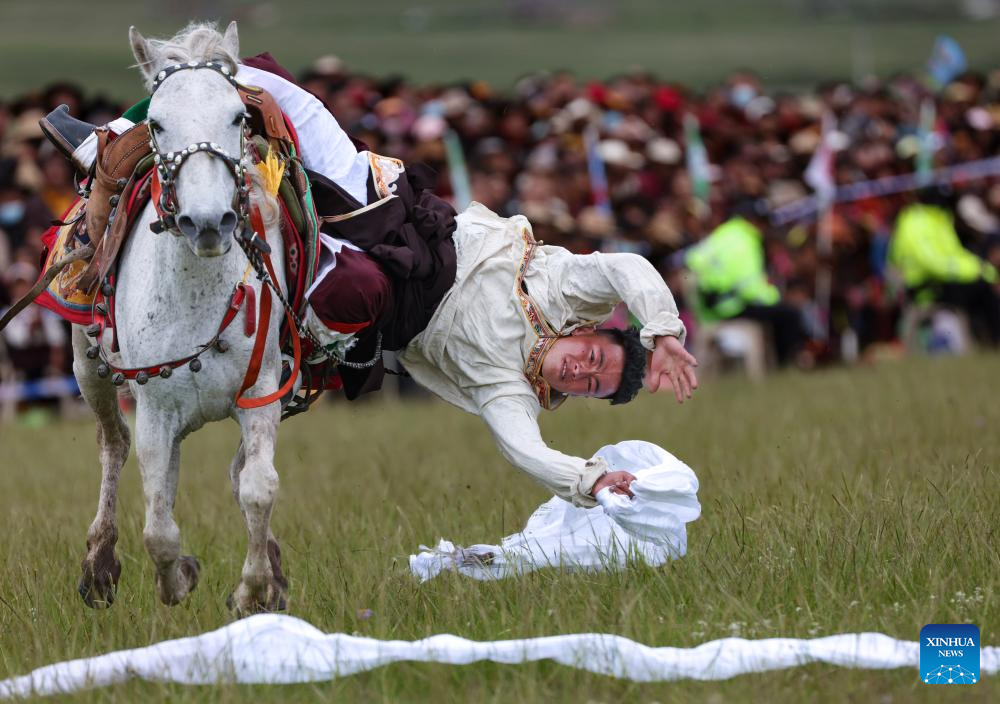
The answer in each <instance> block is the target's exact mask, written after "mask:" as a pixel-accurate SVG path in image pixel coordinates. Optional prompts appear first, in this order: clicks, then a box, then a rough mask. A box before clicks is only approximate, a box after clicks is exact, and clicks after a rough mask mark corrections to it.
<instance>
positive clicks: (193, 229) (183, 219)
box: [177, 215, 198, 237]
mask: <svg viewBox="0 0 1000 704" xmlns="http://www.w3.org/2000/svg"><path fill="white" fill-rule="evenodd" d="M177 227H178V228H179V229H180V231H181V232H182V233H184V234H185V235H186V236H188V237H194V236H195V235H197V234H198V226H197V225H195V224H194V220H192V219H191V217H190V216H188V215H181V216H180V217H178V218H177Z"/></svg>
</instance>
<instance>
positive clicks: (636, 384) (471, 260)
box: [42, 26, 697, 506]
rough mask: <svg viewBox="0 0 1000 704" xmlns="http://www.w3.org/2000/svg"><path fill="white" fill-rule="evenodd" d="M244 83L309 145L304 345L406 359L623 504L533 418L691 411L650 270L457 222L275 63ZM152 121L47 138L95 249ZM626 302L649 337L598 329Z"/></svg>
mask: <svg viewBox="0 0 1000 704" xmlns="http://www.w3.org/2000/svg"><path fill="white" fill-rule="evenodd" d="M185 31H186V32H190V31H191V30H190V28H189V29H188V30H185ZM197 31H204V32H206V33H209V32H214V29H212V28H210V27H208V26H204V27H201V28H199V29H198V30H197ZM231 31H235V27H231ZM138 46H139V49H138V50H137V51H136V57H137V59H138V61H139V64H140V68H141V67H142V66H149V65H156V64H157V62H158V60H159V59H161V58H162V57H159V56H156V55H154V54H155V53H156V52H166V51H169V47H170V41H166V42H156V41H150V42H143V43H138ZM221 46H222V45H221V44H220V50H221ZM136 47H137V42H135V41H133V48H136ZM143 51H145V52H147V54H143V53H142V52H143ZM213 58H215V59H218V60H225V59H226V58H227V57H225V56H224V55H221V54H220V55H219V56H215V57H213ZM166 77H167V76H164V78H166ZM148 78H149V79H151V82H152V81H155V80H156V78H157V77H156V76H155V75H154V76H149V77H148ZM160 80H163V79H160ZM235 80H236V81H237V82H238V83H240V84H245V85H249V86H255V87H258V88H263V89H264V91H266V93H267V94H268V95H269V96H270V97H271V98H273V100H274V101H275V102H276V103H277V105H278V106H279V107H280V108H281V110H282V111H283V112H284V114H285V115H286V116H287V117H288V119H289V120H290V121H291V123H292V125H293V126H294V129H295V131H296V132H297V136H298V139H299V142H300V145H301V150H302V160H303V163H304V165H305V167H306V169H307V173H308V174H309V180H310V184H311V188H312V194H313V200H314V202H315V204H316V209H317V213H318V215H319V217H320V220H321V221H322V226H321V235H320V237H321V242H322V253H321V259H320V263H319V270H318V273H317V276H316V278H315V281H314V283H313V284H312V286H311V288H310V289H309V291H308V293H307V298H308V307H307V312H306V316H305V323H306V324H307V325H308V327H309V330H310V331H311V332H312V333H313V334H314V335H315V336H316V337H317V338H319V339H320V340H321V341H323V343H324V345H325V346H327V347H328V348H329V349H330V350H337V351H338V352H339V353H341V354H342V357H343V360H344V361H345V362H348V363H350V362H356V363H357V362H362V361H363V360H367V359H370V358H371V357H372V356H373V355H377V354H378V351H379V350H392V351H397V352H399V353H400V360H401V362H402V365H403V366H404V368H405V369H406V371H407V372H408V373H409V374H410V375H411V376H412V377H413V378H414V379H415V380H416V381H417V382H418V383H420V384H421V385H423V386H424V387H426V388H427V389H429V390H430V391H432V392H434V393H435V394H437V395H438V396H440V397H441V398H443V399H444V400H446V401H448V402H450V403H452V404H454V405H456V406H458V407H459V408H462V409H463V410H466V411H469V412H472V413H475V414H477V415H479V416H480V417H481V418H482V419H483V420H484V421H485V422H486V424H487V425H488V426H489V428H490V431H491V432H492V434H493V436H494V438H495V439H496V442H497V444H498V446H499V448H500V451H501V452H502V453H503V455H504V456H505V457H506V458H507V459H508V460H509V461H510V462H511V463H512V464H514V465H515V466H517V467H519V468H521V469H522V470H524V471H526V472H527V473H528V474H530V475H532V476H533V477H534V478H535V479H537V480H538V481H540V482H541V483H542V484H544V485H545V486H546V487H547V488H548V489H550V490H552V491H553V492H555V493H556V494H557V495H559V496H561V497H563V498H564V499H566V500H569V501H572V502H574V503H576V504H579V505H584V506H592V505H594V503H595V502H594V496H595V495H596V493H597V492H598V491H600V490H601V489H602V488H605V487H608V488H610V489H611V490H612V491H615V492H618V493H628V484H629V482H630V481H631V479H633V477H632V476H631V475H630V474H629V473H628V472H609V471H608V468H607V467H606V466H605V464H604V463H603V461H602V460H600V458H589V459H588V458H581V457H573V456H570V455H565V454H563V453H560V452H557V451H555V450H552V449H550V448H549V447H548V446H547V445H546V443H545V442H544V440H543V439H542V438H541V435H540V433H539V429H538V424H537V417H538V414H539V412H540V410H542V409H546V410H552V409H555V408H556V407H558V406H559V404H560V403H562V401H563V400H565V399H566V397H568V396H590V397H597V398H604V399H608V400H610V402H611V403H612V404H622V403H626V402H628V401H630V400H632V398H634V397H635V396H636V394H637V393H638V392H639V390H640V389H641V388H642V386H643V385H645V386H646V388H647V389H648V390H649V391H653V392H655V391H658V390H661V389H671V390H672V391H673V392H674V395H675V397H676V399H677V401H678V402H683V401H684V400H685V399H687V398H690V397H691V393H692V391H693V390H694V389H695V388H697V378H696V374H695V367H696V365H697V363H696V361H695V360H694V358H693V357H692V356H691V355H690V354H688V353H687V352H686V351H685V350H684V347H683V342H684V337H685V329H684V325H683V323H682V322H681V320H680V319H679V318H678V315H677V308H676V305H675V303H674V300H673V297H672V295H671V293H670V291H669V289H668V288H667V286H666V284H665V283H664V282H663V279H662V277H661V276H660V275H659V274H658V273H657V272H656V270H655V269H654V268H653V267H652V266H651V265H650V264H649V263H648V262H647V261H646V260H645V259H643V258H642V257H640V256H637V255H632V254H601V253H594V254H589V255H574V254H570V253H569V252H568V251H566V250H564V249H562V248H560V247H552V246H545V245H542V244H541V243H539V242H536V241H535V240H534V239H533V237H532V234H531V226H530V224H529V223H528V221H527V220H526V219H525V218H524V217H522V216H516V217H513V218H509V219H506V218H501V217H499V216H497V215H496V214H494V213H492V212H491V211H489V210H488V209H487V208H485V207H483V206H482V205H479V204H477V203H473V204H472V205H471V206H470V207H469V208H468V209H467V210H466V211H465V212H463V213H461V214H459V215H457V216H456V214H455V212H454V210H453V209H452V207H451V206H450V205H449V204H448V203H447V202H445V201H443V200H442V199H441V198H439V197H437V196H436V195H434V193H433V192H432V191H431V187H432V184H433V180H432V178H430V177H429V174H428V172H427V169H426V168H425V167H422V166H419V165H416V166H411V167H410V168H406V167H404V165H403V164H402V163H401V162H399V161H398V160H396V159H390V158H388V157H382V156H379V155H375V154H372V153H370V152H368V151H366V150H365V149H364V148H363V146H364V145H360V144H359V143H357V142H356V141H354V140H352V139H351V138H350V137H349V136H348V135H347V134H346V133H345V131H344V130H343V129H342V128H341V127H340V125H339V123H338V122H337V120H336V118H335V117H334V116H333V115H332V114H331V113H330V112H329V111H328V110H327V109H326V108H325V106H324V105H323V103H322V102H321V101H319V100H318V99H317V98H316V97H314V96H313V95H312V94H310V93H309V92H307V91H306V90H304V89H302V88H300V87H299V86H298V85H296V83H295V80H294V78H293V77H292V75H291V74H290V73H289V72H288V71H286V70H285V69H284V68H282V67H281V66H280V65H278V63H277V62H276V61H275V60H274V59H273V58H272V57H271V56H270V54H266V53H265V54H260V55H258V56H254V57H250V58H246V59H241V60H240V61H239V63H238V65H237V70H236V73H235ZM148 104H149V101H148V99H146V100H144V101H142V102H140V103H139V104H137V105H135V106H133V107H132V108H131V109H130V110H128V111H127V112H126V113H125V115H124V116H123V117H121V118H119V119H118V120H115V121H113V122H112V123H110V124H109V125H106V126H103V128H102V129H101V130H99V131H97V132H95V126H93V125H89V124H86V123H83V122H80V121H79V120H76V119H75V118H73V117H72V116H70V115H69V114H68V112H67V110H66V109H65V107H60V108H58V109H56V110H55V111H53V112H52V113H50V114H49V115H48V116H47V117H46V118H45V119H44V120H43V121H42V126H43V129H44V131H45V133H46V134H47V135H48V136H49V137H50V139H52V141H53V142H54V143H55V145H56V146H57V147H58V148H59V149H60V150H61V151H62V152H63V153H64V154H65V155H66V156H67V157H68V158H69V159H70V160H71V161H72V163H73V165H74V166H75V167H76V168H77V169H78V170H80V171H81V173H84V174H92V173H93V172H94V171H95V168H96V170H97V175H98V178H97V179H96V180H93V179H92V183H93V185H92V187H91V194H90V200H91V203H92V204H96V205H97V207H92V206H88V212H87V216H86V217H87V229H88V230H89V231H90V233H92V235H91V236H93V233H101V232H103V231H104V228H106V217H107V211H108V208H107V207H105V206H104V204H105V203H106V202H108V200H109V199H111V198H113V197H114V196H115V195H116V193H115V181H114V180H113V179H110V178H104V179H102V178H100V175H101V167H100V166H99V165H100V164H101V162H100V161H98V156H99V150H100V152H103V151H105V150H108V149H113V148H114V144H115V141H117V140H116V139H115V137H117V139H119V140H120V139H122V136H124V135H128V134H129V133H130V132H131V131H133V130H135V129H136V128H137V127H139V128H141V129H142V130H143V132H145V130H146V125H147V124H149V123H150V122H151V117H150V116H149V115H148V114H147V112H146V110H147V108H148ZM152 128H153V130H154V131H155V130H156V125H155V124H154V125H152ZM112 135H114V136H112ZM109 139H111V140H115V141H110V146H109V144H108V141H109ZM95 163H96V164H98V166H96V167H95ZM117 177H118V178H122V176H121V175H117ZM226 224H227V223H225V222H207V221H205V222H198V221H197V220H192V219H191V218H189V219H188V220H186V221H184V222H178V223H177V227H178V228H180V229H181V230H189V231H190V232H189V233H187V234H195V233H196V232H197V231H198V230H202V231H214V232H216V233H218V235H219V236H220V237H222V238H226V237H232V236H233V234H234V233H233V232H232V231H231V230H229V231H227V228H226ZM622 301H624V303H625V304H626V305H627V307H628V309H629V311H631V313H632V314H633V315H634V316H635V317H636V318H638V320H639V321H640V322H641V323H642V328H641V329H639V330H636V329H634V328H633V329H630V330H625V331H620V330H611V329H607V330H606V329H600V328H598V326H599V325H600V324H601V323H603V322H604V321H605V320H607V319H608V318H609V317H610V315H611V313H612V310H613V308H614V307H615V306H616V305H617V304H618V303H619V302H622ZM339 371H340V376H341V379H342V381H343V385H344V390H345V393H346V394H347V396H348V397H349V398H352V399H353V398H357V397H358V396H359V395H360V394H362V393H364V392H367V391H371V390H375V389H378V388H379V387H380V385H381V377H382V374H383V373H384V369H383V367H382V365H381V363H380V362H379V363H376V364H374V365H372V366H364V365H362V364H356V365H349V364H342V365H341V366H340V368H339Z"/></svg>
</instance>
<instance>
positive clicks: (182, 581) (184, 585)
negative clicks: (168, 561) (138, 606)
mask: <svg viewBox="0 0 1000 704" xmlns="http://www.w3.org/2000/svg"><path fill="white" fill-rule="evenodd" d="M200 573H201V563H200V562H198V560H197V558H195V557H193V556H191V555H182V556H181V557H179V558H177V562H176V563H174V572H173V579H169V577H167V578H165V577H164V576H163V575H160V574H157V575H156V589H157V592H159V595H160V601H161V602H163V603H164V604H165V605H166V606H177V604H179V603H181V602H182V601H184V599H186V598H187V596H188V594H190V593H191V592H193V591H194V590H195V588H196V587H197V586H198V576H199V574H200Z"/></svg>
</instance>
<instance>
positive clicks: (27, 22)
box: [0, 0, 1000, 100]
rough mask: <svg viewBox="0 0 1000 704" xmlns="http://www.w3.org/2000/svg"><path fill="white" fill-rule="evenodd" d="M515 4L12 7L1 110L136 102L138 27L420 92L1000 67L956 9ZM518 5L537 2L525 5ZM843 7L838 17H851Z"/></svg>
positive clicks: (992, 41) (185, 0)
mask: <svg viewBox="0 0 1000 704" xmlns="http://www.w3.org/2000/svg"><path fill="white" fill-rule="evenodd" d="M517 4H519V3H517V2H513V1H512V0H507V1H500V0H465V1H463V2H458V1H456V0H422V1H421V2H416V3H415V2H412V1H408V0H384V1H383V2H379V3H371V2H357V1H346V0H337V2H330V1H328V0H296V1H294V2H293V1H292V0H288V1H286V2H280V3H279V2H245V1H239V0H182V1H177V2H170V3H167V2H151V1H148V0H147V1H145V2H136V1H135V0H127V1H126V0H91V1H89V2H83V3H81V2H75V1H74V0H43V1H36V2H17V1H15V0H4V1H3V2H0V66H2V67H3V68H2V70H0V98H11V97H13V96H17V95H20V94H22V93H24V92H26V91H31V90H37V89H38V88H40V87H42V86H43V85H44V84H46V83H48V82H50V81H53V80H56V79H71V80H75V81H77V82H79V83H81V84H83V85H85V86H86V87H87V88H88V89H90V90H100V91H105V92H107V93H109V94H110V95H112V96H115V97H117V98H119V99H122V100H131V99H134V98H136V97H137V96H138V95H139V93H140V89H141V86H140V81H139V79H138V76H137V75H136V74H135V72H134V71H130V70H129V69H128V66H129V65H130V64H131V63H132V62H133V59H132V55H131V53H130V51H129V48H128V40H127V32H128V27H129V25H132V24H134V25H136V26H137V27H138V28H139V29H140V30H141V31H143V32H144V33H146V34H147V36H163V35H167V36H169V35H170V34H172V33H174V32H175V31H177V30H178V29H179V28H180V27H182V26H183V25H184V24H185V23H186V22H187V21H188V20H189V19H213V20H215V19H218V20H223V21H225V22H228V20H230V19H236V20H238V21H239V22H240V35H241V38H242V49H243V52H244V54H254V53H257V52H260V51H265V50H269V51H271V52H273V53H274V54H275V56H277V57H278V58H279V60H281V61H282V62H283V63H285V64H286V65H288V66H289V67H290V68H292V69H293V70H295V71H298V70H300V69H302V68H303V67H305V66H307V65H308V64H309V63H310V62H312V61H313V60H314V59H315V58H316V57H318V56H320V55H322V54H328V53H334V54H337V55H339V56H341V57H342V58H344V59H345V60H346V61H347V62H348V63H349V65H350V66H351V67H353V68H354V69H355V70H358V71H362V72H368V73H371V74H374V75H378V76H386V75H390V74H402V75H405V76H408V77H410V78H412V79H414V80H416V81H419V82H426V81H456V80H460V79H486V80H489V81H492V82H494V83H495V84H496V85H498V86H500V87H504V88H505V87H507V86H509V85H510V84H512V83H513V81H514V80H515V79H516V78H517V77H518V76H519V75H522V74H524V73H525V72H529V71H537V70H541V69H555V68H567V69H571V70H573V71H575V72H576V73H578V74H579V75H581V76H583V77H596V78H606V77H608V76H611V75H613V74H615V73H619V72H621V71H624V70H628V69H630V68H632V67H641V68H644V69H647V70H651V71H654V72H656V73H658V74H659V75H661V76H663V77H664V78H667V79H670V80H675V81H682V82H686V83H690V84H692V85H695V86H705V85H707V84H710V83H713V82H716V81H718V80H720V79H721V78H723V77H724V76H726V74H727V73H729V72H730V71H732V70H733V69H736V68H741V67H750V68H753V69H755V70H756V71H758V72H759V73H760V74H761V75H762V77H763V78H764V80H765V81H766V82H767V83H768V84H770V85H771V86H776V87H788V88H803V87H813V86H815V84H816V83H817V82H818V81H820V80H822V79H826V78H851V77H858V76H863V75H865V74H867V73H875V74H877V75H880V76H886V75H888V74H890V73H892V72H894V71H900V70H906V71H919V70H921V69H922V68H923V66H924V65H925V63H926V61H927V58H928V56H929V55H930V52H931V46H932V44H933V41H934V37H935V36H937V35H938V34H950V35H952V36H954V37H955V38H956V39H957V40H958V41H959V42H960V43H961V44H962V46H963V48H964V49H965V51H966V53H967V55H968V58H969V62H970V64H971V65H972V66H974V67H976V68H983V69H992V68H996V67H997V66H1000V44H998V43H997V41H996V37H997V32H998V30H1000V20H988V21H982V20H980V21H973V20H970V19H966V18H963V17H962V16H961V15H960V13H959V12H958V11H957V6H958V3H957V2H943V1H942V0H877V1H875V0H868V1H865V0H853V1H852V0H848V1H846V2H836V3H834V2H825V1H824V0H699V2H697V3H689V2H679V1H676V0H674V1H669V0H619V1H617V2H602V1H599V0H579V2H576V3H569V2H563V4H564V5H575V6H582V8H583V9H582V10H579V9H578V11H577V12H576V13H574V19H572V20H570V21H555V20H553V19H551V18H548V19H547V18H541V19H533V20H528V19H526V18H524V17H523V16H521V15H518V14H516V13H515V12H514V11H513V10H512V9H511V8H512V7H513V6H515V5H517ZM520 4H522V5H523V4H525V3H523V2H521V3H520ZM838 8H839V9H838Z"/></svg>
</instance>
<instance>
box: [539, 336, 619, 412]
mask: <svg viewBox="0 0 1000 704" xmlns="http://www.w3.org/2000/svg"><path fill="white" fill-rule="evenodd" d="M624 364H625V349H624V348H623V347H622V346H621V345H619V344H618V343H617V342H615V341H614V340H613V339H611V338H610V337H609V336H607V335H603V334H601V333H596V332H593V331H592V330H591V329H589V328H588V329H585V330H578V331H576V332H574V333H573V334H572V335H567V336H565V337H560V338H559V339H558V340H557V341H556V342H555V344H553V345H552V349H550V350H549V353H548V354H547V355H545V361H544V362H542V378H543V379H545V381H547V382H548V383H549V386H551V387H552V388H553V389H554V390H555V391H558V392H560V393H563V394H567V395H569V396H596V397H598V398H603V397H605V396H610V395H611V394H613V393H614V392H615V391H617V390H618V385H619V384H620V383H621V380H622V367H623V366H624Z"/></svg>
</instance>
